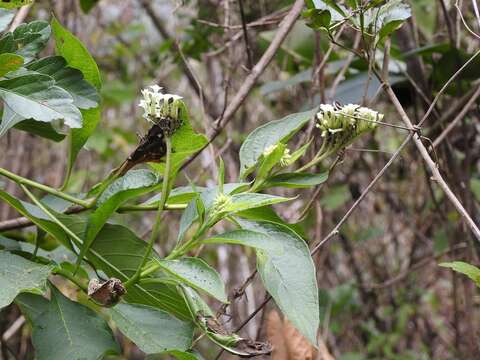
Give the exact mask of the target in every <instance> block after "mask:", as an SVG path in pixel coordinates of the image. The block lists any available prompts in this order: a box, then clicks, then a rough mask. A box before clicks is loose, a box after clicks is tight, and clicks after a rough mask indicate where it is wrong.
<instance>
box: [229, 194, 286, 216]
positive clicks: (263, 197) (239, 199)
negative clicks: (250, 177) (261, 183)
mask: <svg viewBox="0 0 480 360" xmlns="http://www.w3.org/2000/svg"><path fill="white" fill-rule="evenodd" d="M290 200H293V198H286V197H283V196H276V195H269V194H258V193H242V194H234V195H232V196H231V203H230V204H228V205H227V206H226V207H225V208H224V212H226V213H229V214H234V213H237V212H240V211H244V210H248V209H254V208H258V207H263V206H267V205H273V204H278V203H281V202H285V201H290Z"/></svg>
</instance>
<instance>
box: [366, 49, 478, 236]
mask: <svg viewBox="0 0 480 360" xmlns="http://www.w3.org/2000/svg"><path fill="white" fill-rule="evenodd" d="M476 54H480V50H479V51H477V53H476ZM475 56H476V55H475ZM473 58H474V57H472V58H471V59H473ZM471 59H470V60H469V61H468V62H467V63H469V62H470V61H471ZM467 63H466V64H465V65H463V66H462V68H464V67H465V66H466V65H467ZM462 68H461V69H462ZM461 69H459V70H458V71H457V72H456V73H455V74H454V75H453V76H452V77H451V78H450V79H449V80H448V81H447V84H448V83H451V82H452V81H453V79H454V78H455V76H456V75H457V74H459V72H460V70H461ZM375 73H376V75H377V77H379V80H380V81H381V82H382V83H383V85H384V89H385V92H386V93H387V95H388V97H389V98H390V100H391V102H392V103H393V105H394V107H395V109H396V110H397V112H398V114H399V115H400V118H401V119H402V121H403V122H404V123H405V125H407V126H408V127H410V128H411V129H412V130H414V126H413V124H412V122H411V121H410V118H409V117H408V115H407V113H406V112H405V110H404V108H403V106H402V104H401V103H400V101H399V100H398V98H397V96H396V95H395V93H394V92H393V89H392V87H391V86H390V85H389V84H388V83H387V82H385V80H384V79H382V77H381V76H380V75H379V74H378V72H375ZM446 86H447V85H446ZM446 86H444V87H443V88H442V89H444V88H446ZM440 94H441V92H440V93H439V94H438V95H437V96H436V97H435V100H434V101H433V103H432V105H431V107H430V109H432V108H433V106H434V104H435V102H436V101H437V100H438V99H439V95H440ZM427 114H428V112H427ZM427 114H426V115H427ZM424 119H426V116H424ZM421 123H422V121H421V122H420V124H421ZM413 140H414V142H415V145H416V146H417V149H418V150H419V152H420V155H421V156H422V158H423V159H424V161H425V162H426V164H427V166H428V168H429V169H430V171H431V172H432V174H433V176H432V180H434V181H436V182H437V183H438V185H439V186H440V187H441V188H442V190H443V191H444V193H445V195H446V196H447V198H448V199H449V200H450V202H451V203H452V204H453V206H454V207H455V208H456V209H457V211H458V212H459V213H460V215H461V217H462V218H463V219H464V220H465V222H466V224H467V225H468V226H469V228H470V230H471V231H472V233H473V235H474V236H475V238H476V239H477V240H478V241H480V229H479V228H478V226H477V224H475V222H474V221H473V219H472V218H471V217H470V215H469V214H468V212H467V211H466V210H465V208H464V207H463V205H462V203H461V202H460V201H459V200H458V198H457V197H456V196H455V194H454V193H453V191H452V190H451V189H450V187H449V186H448V184H447V183H446V181H445V180H444V179H443V177H442V175H441V174H440V171H439V170H438V166H437V164H436V163H435V162H434V161H433V160H432V158H431V157H430V154H429V153H428V150H427V149H426V147H425V145H423V142H422V139H421V138H420V136H418V134H416V135H415V136H414V138H413Z"/></svg>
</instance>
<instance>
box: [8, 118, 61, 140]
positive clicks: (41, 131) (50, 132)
mask: <svg viewBox="0 0 480 360" xmlns="http://www.w3.org/2000/svg"><path fill="white" fill-rule="evenodd" d="M0 128H1V125H0ZM14 128H15V129H17V130H21V131H26V132H28V133H30V134H33V135H37V136H40V137H43V138H45V139H48V140H52V141H55V142H60V141H62V140H63V139H65V135H64V134H59V133H58V132H56V131H55V129H54V128H53V126H52V124H51V123H44V122H39V121H35V120H31V119H30V120H22V121H21V122H19V123H18V124H16V125H15V126H14Z"/></svg>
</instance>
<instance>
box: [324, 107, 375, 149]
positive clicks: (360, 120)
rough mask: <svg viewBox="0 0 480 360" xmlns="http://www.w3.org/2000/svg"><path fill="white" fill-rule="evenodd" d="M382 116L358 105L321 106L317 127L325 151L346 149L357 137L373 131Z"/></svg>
mask: <svg viewBox="0 0 480 360" xmlns="http://www.w3.org/2000/svg"><path fill="white" fill-rule="evenodd" d="M382 119H383V114H380V113H378V112H377V111H374V110H372V109H369V108H366V107H362V106H360V105H355V104H348V105H344V106H338V105H330V104H322V105H320V111H319V112H318V113H317V120H318V123H317V127H318V128H319V129H320V130H321V131H322V137H323V138H325V150H326V151H330V152H332V151H335V150H338V149H341V148H343V147H346V146H347V145H349V144H350V143H351V142H352V141H353V140H355V138H357V137H358V136H359V135H361V134H363V133H364V132H367V131H369V130H373V129H375V127H376V126H377V122H378V121H381V120H382Z"/></svg>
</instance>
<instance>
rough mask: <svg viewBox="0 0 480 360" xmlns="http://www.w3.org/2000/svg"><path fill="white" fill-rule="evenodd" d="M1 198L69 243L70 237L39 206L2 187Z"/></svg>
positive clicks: (44, 228) (61, 240)
mask: <svg viewBox="0 0 480 360" xmlns="http://www.w3.org/2000/svg"><path fill="white" fill-rule="evenodd" d="M0 199H2V200H3V201H5V202H6V203H7V204H9V205H10V206H11V207H13V208H14V209H15V210H17V211H18V212H19V213H20V214H22V215H23V216H25V217H27V218H28V219H30V220H31V221H32V222H33V223H34V224H35V225H37V226H38V227H39V228H40V229H42V230H44V231H46V232H48V233H50V234H52V235H53V236H54V237H55V238H56V239H57V240H58V241H60V242H61V243H62V244H64V245H67V244H68V238H67V236H66V234H65V232H64V231H63V230H62V229H61V227H60V226H58V225H57V224H55V223H53V222H52V221H51V220H50V218H49V217H48V215H47V214H45V213H44V212H43V211H42V210H41V209H40V208H38V207H37V206H35V205H32V204H30V203H27V202H24V201H21V200H18V199H17V198H15V197H13V196H11V195H10V194H8V193H7V192H5V191H3V190H2V189H0Z"/></svg>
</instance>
